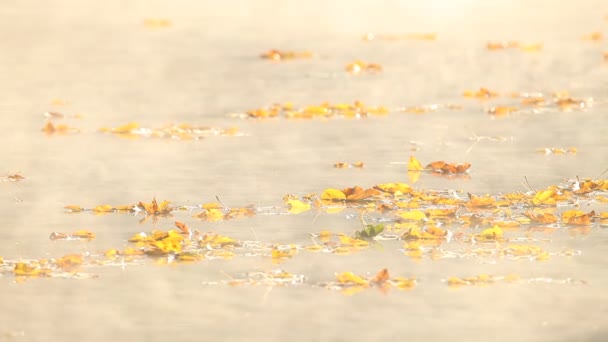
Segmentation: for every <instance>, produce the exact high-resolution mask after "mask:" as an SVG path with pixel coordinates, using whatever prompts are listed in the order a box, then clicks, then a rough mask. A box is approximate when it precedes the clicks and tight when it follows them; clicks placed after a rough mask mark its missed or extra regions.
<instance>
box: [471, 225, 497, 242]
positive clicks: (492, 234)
mask: <svg viewBox="0 0 608 342" xmlns="http://www.w3.org/2000/svg"><path fill="white" fill-rule="evenodd" d="M502 235H503V232H502V229H501V228H500V227H499V226H494V227H492V228H487V229H484V230H483V231H482V232H481V234H479V235H477V238H478V239H479V240H480V241H500V240H502Z"/></svg>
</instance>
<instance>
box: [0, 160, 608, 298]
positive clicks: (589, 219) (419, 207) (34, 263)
mask: <svg viewBox="0 0 608 342" xmlns="http://www.w3.org/2000/svg"><path fill="white" fill-rule="evenodd" d="M410 162H411V164H412V165H411V166H409V167H411V168H414V169H420V168H422V166H421V164H420V163H419V162H417V160H415V158H412V159H411V160H410ZM429 165H433V163H431V164H429ZM434 167H437V166H434ZM431 168H433V167H432V166H431ZM422 169H424V168H422ZM607 195H608V180H591V179H584V180H580V179H572V180H569V181H567V182H566V183H564V184H561V185H559V186H550V187H548V188H546V189H542V190H539V191H529V192H526V193H522V192H516V193H506V194H500V195H475V194H471V193H469V194H466V195H463V194H462V193H458V192H456V191H434V190H417V189H415V188H413V187H412V186H410V185H408V184H405V183H382V184H376V185H374V186H372V187H370V188H362V187H359V186H354V187H351V188H345V189H336V188H328V189H325V190H324V191H323V192H322V193H320V194H308V195H305V196H295V195H285V196H284V198H283V202H284V204H285V207H284V208H283V209H281V208H276V207H274V208H272V210H271V211H270V212H268V210H267V208H263V207H254V206H250V207H245V208H228V207H225V206H224V205H223V204H221V203H219V202H217V203H216V202H214V203H207V204H201V205H198V206H173V205H171V202H169V201H162V202H160V203H159V202H158V201H156V199H153V200H152V201H151V202H143V201H142V202H138V203H137V204H132V205H123V206H112V205H99V206H96V207H94V208H91V209H84V208H82V207H80V206H67V207H66V208H67V209H68V210H69V211H70V212H72V213H82V212H87V211H90V212H96V213H119V212H128V213H131V214H137V213H143V214H145V216H146V217H150V216H152V217H155V218H156V219H165V218H171V217H172V216H173V215H174V214H175V215H178V214H180V213H186V214H187V215H190V216H193V217H196V218H202V219H204V220H206V221H224V220H229V219H233V218H238V217H250V216H253V215H255V214H257V213H270V214H283V213H290V214H303V213H305V212H307V211H311V210H316V211H320V212H324V213H326V214H337V213H341V212H344V211H354V213H355V214H347V216H351V215H358V216H359V217H360V220H361V227H362V228H360V229H358V230H355V231H353V233H352V234H345V233H335V232H332V231H330V230H323V231H320V232H316V233H311V236H310V238H311V243H310V244H307V245H303V244H297V243H290V244H277V243H271V242H263V241H246V240H239V239H236V238H233V237H230V236H225V235H221V234H218V233H216V232H206V233H203V232H201V231H199V230H198V229H193V228H191V227H189V226H188V225H186V224H185V223H183V222H180V221H175V222H174V225H175V228H173V229H168V230H159V229H154V230H152V231H150V232H141V233H137V234H135V235H133V236H131V237H130V238H129V239H128V242H129V243H130V245H129V246H127V247H125V248H123V249H122V250H119V249H109V250H106V251H103V252H97V253H92V252H86V253H81V254H69V255H66V256H63V257H61V258H58V259H49V260H47V259H40V260H29V261H23V260H3V259H0V272H1V273H12V274H14V275H15V276H16V277H18V278H19V279H22V278H31V277H68V278H76V279H82V278H92V277H95V275H93V274H89V273H84V272H83V270H86V269H88V268H93V267H101V266H108V267H110V266H122V267H124V265H140V264H144V263H146V262H148V261H150V260H152V261H153V262H154V263H156V264H180V263H193V262H202V261H204V260H215V259H221V260H232V259H235V258H252V257H257V258H262V259H267V260H269V261H270V262H271V264H275V265H276V264H281V263H284V262H285V261H287V260H289V259H292V258H296V257H298V255H299V254H301V253H303V252H306V253H329V254H335V255H340V256H347V255H351V254H354V253H364V252H366V251H370V250H372V249H373V248H372V247H374V246H382V245H384V247H383V248H391V246H393V248H395V250H397V251H399V252H400V253H402V255H404V256H406V257H408V258H410V259H412V260H415V261H417V260H423V259H428V260H442V259H473V260H478V261H480V262H483V263H488V262H489V263H492V262H496V261H497V260H501V259H513V260H528V261H545V260H549V259H550V258H553V257H575V256H577V255H579V254H580V253H581V252H580V251H578V250H573V249H569V248H561V249H559V248H557V249H556V248H555V247H554V246H552V245H551V244H549V243H548V242H550V239H548V238H547V237H548V236H549V237H550V234H554V233H555V232H557V231H565V232H568V233H569V234H571V235H581V234H583V235H585V234H589V233H590V231H591V229H592V228H593V227H594V226H595V223H596V222H597V223H599V226H600V227H604V226H608V212H600V213H596V212H595V211H590V212H584V211H582V210H579V209H576V207H577V206H578V205H580V203H581V202H588V203H593V202H595V203H600V204H601V203H608V196H607ZM572 208H574V209H572ZM195 211H198V212H197V213H195V214H192V213H193V212H195ZM370 222H371V223H370ZM537 234H543V236H545V237H543V238H538V237H537V236H536V235H537ZM95 237H96V234H94V233H93V232H90V231H87V230H79V231H75V232H73V233H64V232H53V233H51V235H50V239H51V240H53V241H56V242H57V243H59V242H61V241H71V240H84V241H90V240H92V239H95ZM399 242H401V244H399ZM531 281H532V280H526V282H531ZM499 282H524V281H523V280H520V279H519V278H518V277H517V276H515V275H508V276H505V277H492V276H489V275H479V276H476V277H465V278H456V277H452V278H448V279H447V280H446V283H447V284H448V285H450V286H464V285H487V284H492V283H499ZM225 283H226V284H229V285H232V286H236V285H284V286H292V285H301V284H308V285H311V286H320V287H324V288H328V289H332V290H339V291H342V292H343V293H345V294H353V293H357V292H359V291H362V290H365V289H368V288H376V289H379V290H381V291H383V292H386V291H387V290H388V289H390V288H396V289H405V290H409V289H412V288H414V287H415V285H416V280H415V278H403V277H391V276H390V275H389V272H388V270H386V269H383V270H381V271H380V272H378V273H377V274H376V275H375V276H374V277H366V276H362V275H357V274H355V273H352V272H348V271H346V272H342V273H338V274H336V279H335V281H328V282H318V283H308V282H307V280H306V277H305V276H303V275H293V274H290V273H288V272H285V271H272V272H270V273H263V272H262V273H260V272H257V273H256V272H254V273H249V274H248V276H247V277H245V278H242V279H238V278H233V279H231V280H230V281H227V282H225ZM210 284H211V283H210Z"/></svg>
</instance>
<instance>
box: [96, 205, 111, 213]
mask: <svg viewBox="0 0 608 342" xmlns="http://www.w3.org/2000/svg"><path fill="white" fill-rule="evenodd" d="M113 210H114V207H112V206H111V205H109V204H104V205H98V206H96V207H95V208H93V211H95V212H98V213H109V212H111V211H113Z"/></svg>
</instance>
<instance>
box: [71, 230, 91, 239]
mask: <svg viewBox="0 0 608 342" xmlns="http://www.w3.org/2000/svg"><path fill="white" fill-rule="evenodd" d="M72 236H73V237H77V238H80V239H87V240H93V239H94V238H95V233H93V232H89V231H88V230H79V231H76V232H74V233H72Z"/></svg>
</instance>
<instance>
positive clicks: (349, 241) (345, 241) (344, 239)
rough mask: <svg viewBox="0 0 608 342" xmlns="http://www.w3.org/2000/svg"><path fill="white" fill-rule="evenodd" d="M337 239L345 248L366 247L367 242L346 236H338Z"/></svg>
mask: <svg viewBox="0 0 608 342" xmlns="http://www.w3.org/2000/svg"><path fill="white" fill-rule="evenodd" d="M338 239H340V243H341V244H342V245H345V246H355V247H368V246H369V242H367V241H365V240H360V239H355V238H352V237H350V236H346V235H338Z"/></svg>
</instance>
